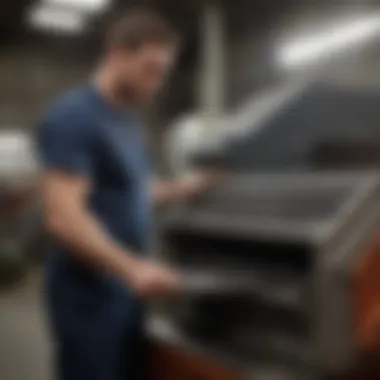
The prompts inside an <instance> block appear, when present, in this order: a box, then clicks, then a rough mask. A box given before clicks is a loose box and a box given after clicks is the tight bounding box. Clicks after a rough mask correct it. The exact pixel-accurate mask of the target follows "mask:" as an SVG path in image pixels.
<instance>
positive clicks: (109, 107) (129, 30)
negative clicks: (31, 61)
mask: <svg viewBox="0 0 380 380" xmlns="http://www.w3.org/2000/svg"><path fill="white" fill-rule="evenodd" d="M175 48H176V37H175V35H174V34H173V33H172V31H171V29H170V28H169V27H168V26H167V25H166V24H165V22H164V21H162V20H161V19H160V18H159V17H157V16H156V15H153V14H150V13H146V12H135V13H133V14H132V13H131V14H129V15H126V16H124V17H122V18H121V19H120V20H119V21H118V22H117V23H116V24H115V25H113V27H112V28H111V30H110V33H109V34H108V36H107V39H106V43H105V52H104V56H103V60H102V61H101V63H100V66H99V70H98V73H97V76H96V78H95V79H94V81H93V83H91V84H87V85H84V86H82V87H80V88H77V89H74V90H73V91H71V92H70V93H68V94H66V95H64V96H63V97H62V98H61V99H59V100H58V101H57V102H56V103H55V104H54V105H53V107H52V108H51V109H50V110H49V111H48V113H47V115H46V117H45V120H44V122H43V125H42V128H41V134H40V136H39V150H40V155H41V160H42V163H43V186H42V187H43V201H44V215H45V221H46V227H47V229H48V231H49V232H50V234H51V235H52V236H53V237H54V242H55V243H54V247H53V252H52V254H50V255H49V264H48V269H47V300H48V311H49V314H50V320H51V323H52V327H53V332H54V334H55V337H56V343H57V359H58V362H57V365H58V375H59V378H60V379H61V380H121V379H142V378H143V374H142V372H141V370H142V369H144V366H145V368H146V366H148V365H149V364H148V363H143V362H141V353H142V351H141V327H142V326H141V322H142V308H141V304H140V301H141V300H143V299H146V298H150V297H162V296H166V295H170V294H172V293H173V292H176V291H178V290H179V289H180V286H181V279H180V278H179V276H178V275H177V274H176V273H175V272H173V271H172V270H170V269H167V268H162V267H160V266H158V265H156V264H155V263H153V262H151V261H149V260H148V259H146V258H144V256H143V252H144V250H145V248H146V240H147V235H148V230H149V203H150V201H149V199H148V198H149V191H148V182H149V181H148V176H149V168H148V162H147V159H146V156H145V152H144V150H145V148H144V141H143V140H144V139H143V138H142V132H141V128H140V125H139V123H138V120H137V118H136V115H135V114H134V109H135V108H136V106H138V105H139V104H140V103H141V102H142V101H147V100H150V99H151V97H152V96H153V95H154V94H155V93H156V91H157V90H158V89H159V88H160V87H161V85H162V82H163V80H164V78H165V76H166V74H167V71H168V69H169V68H170V65H171V63H172V61H173V57H174V53H175ZM204 183H205V182H204V180H203V178H202V176H198V177H197V178H193V179H192V180H189V181H186V182H182V183H178V184H176V183H173V184H167V183H161V184H158V185H157V184H156V186H155V187H154V191H153V195H154V198H155V200H156V201H159V202H167V201H169V200H171V199H180V198H182V197H184V196H188V195H191V194H194V193H195V192H197V191H198V190H199V189H201V188H202V187H203V185H204Z"/></svg>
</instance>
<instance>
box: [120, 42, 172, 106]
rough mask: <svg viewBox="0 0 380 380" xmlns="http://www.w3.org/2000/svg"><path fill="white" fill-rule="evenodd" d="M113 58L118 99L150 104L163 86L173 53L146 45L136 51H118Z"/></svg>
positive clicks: (166, 49) (156, 46)
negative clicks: (148, 102) (122, 98)
mask: <svg viewBox="0 0 380 380" xmlns="http://www.w3.org/2000/svg"><path fill="white" fill-rule="evenodd" d="M113 58H114V62H115V66H114V67H115V70H116V71H117V75H116V76H117V78H118V83H117V86H118V91H119V95H120V96H122V97H125V99H126V100H130V98H132V99H133V100H135V101H139V102H143V101H149V100H150V99H151V98H152V97H153V96H154V95H156V93H157V91H158V90H160V88H161V87H162V85H163V84H164V82H165V79H166V76H167V73H168V71H169V70H170V68H171V66H172V62H173V58H174V49H173V48H171V47H170V46H168V45H164V44H147V45H145V46H143V47H141V48H140V49H138V50H136V51H122V50H116V51H114V53H113ZM128 98H129V99H128Z"/></svg>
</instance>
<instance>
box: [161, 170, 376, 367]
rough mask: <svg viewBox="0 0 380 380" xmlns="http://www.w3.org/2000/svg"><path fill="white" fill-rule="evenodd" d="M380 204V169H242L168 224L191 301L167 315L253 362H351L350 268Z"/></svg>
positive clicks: (204, 340) (169, 244)
mask: <svg viewBox="0 0 380 380" xmlns="http://www.w3.org/2000/svg"><path fill="white" fill-rule="evenodd" d="M379 204H380V176H379V174H377V173H376V172H372V173H370V172H369V173H345V174H343V173H328V174H324V173H314V174H293V175H281V176H276V175H251V176H237V177H235V178H232V179H230V181H228V182H227V183H225V184H222V185H221V186H220V187H219V188H218V189H216V190H214V191H211V192H210V193H209V194H208V195H206V196H205V197H204V198H200V199H197V200H194V201H192V202H189V203H186V204H183V205H180V207H178V208H177V209H176V210H173V211H172V213H171V215H170V216H169V218H168V220H167V223H166V224H164V226H165V227H166V230H165V241H166V248H167V254H168V255H167V258H168V260H170V262H171V263H173V264H175V265H176V266H177V267H179V268H180V269H182V270H183V273H185V293H184V296H183V304H184V305H186V308H184V310H185V312H184V313H183V314H181V313H177V314H176V313H175V312H173V313H171V312H170V310H173V309H170V307H169V309H168V311H169V313H168V316H169V317H168V318H169V319H170V318H171V320H172V322H173V323H175V324H176V325H177V327H178V328H180V329H183V330H184V331H185V332H187V333H188V334H189V335H190V336H193V337H194V338H196V339H200V341H201V344H203V345H204V346H205V347H208V346H209V345H211V344H212V343H213V344H219V345H221V346H223V345H224V346H225V347H230V349H231V350H232V351H233V352H234V354H235V355H236V354H237V355H238V356H240V357H244V358H245V359H246V360H248V362H249V361H254V359H255V358H256V359H257V358H260V359H261V360H264V361H265V360H266V361H269V362H271V363H272V364H273V366H276V364H280V363H281V364H283V365H285V366H287V367H289V368H298V369H301V367H303V368H314V369H315V370H317V371H318V372H319V373H324V374H335V373H339V372H341V371H345V370H349V369H350V368H352V366H354V365H355V360H356V354H357V352H356V347H355V342H354V340H353V330H352V324H353V318H354V315H353V312H354V311H353V310H352V306H351V304H350V297H351V288H350V286H349V284H350V279H351V268H352V266H353V263H354V262H355V260H356V258H357V257H358V255H360V251H361V249H362V247H363V245H364V244H365V242H366V239H368V237H370V236H371V234H372V233H373V232H374V231H375V229H376V228H378V224H379V221H380V206H379ZM244 205H246V207H243V206H244ZM304 209H306V210H304ZM257 211H258V212H257ZM305 216H307V217H305ZM307 231H308V232H309V233H307ZM170 316H171V317H170ZM314 372H315V371H314Z"/></svg>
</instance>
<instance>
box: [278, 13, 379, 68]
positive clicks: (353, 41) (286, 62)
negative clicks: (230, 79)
mask: <svg viewBox="0 0 380 380" xmlns="http://www.w3.org/2000/svg"><path fill="white" fill-rule="evenodd" d="M379 33H380V16H377V17H371V18H367V19H363V20H356V21H353V22H351V23H347V24H345V25H341V26H337V27H335V28H332V29H330V30H328V31H326V32H324V33H321V34H319V35H312V36H309V37H304V38H300V39H299V40H298V41H295V42H292V43H290V44H287V45H285V47H283V48H282V49H281V50H280V52H279V56H278V60H279V63H280V65H281V66H283V67H287V68H291V67H294V66H298V65H305V64H308V63H311V62H314V61H317V60H318V59H321V58H324V57H326V56H330V55H331V54H334V53H337V52H339V51H342V50H344V49H349V48H351V47H353V46H355V45H358V44H360V43H363V42H367V41H368V40H369V39H371V38H373V37H375V36H377V35H378V34H379Z"/></svg>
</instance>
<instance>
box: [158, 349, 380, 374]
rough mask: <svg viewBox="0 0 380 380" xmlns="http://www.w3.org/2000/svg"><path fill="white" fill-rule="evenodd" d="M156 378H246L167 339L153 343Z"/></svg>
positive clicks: (368, 372)
mask: <svg viewBox="0 0 380 380" xmlns="http://www.w3.org/2000/svg"><path fill="white" fill-rule="evenodd" d="M151 369H152V373H151V379H152V380H244V378H245V377H244V375H242V374H239V373H238V372H237V371H234V370H232V369H231V368H228V367H225V366H223V364H221V363H217V362H215V361H212V360H211V359H209V358H204V357H202V356H197V355H193V354H190V353H187V352H186V351H185V350H182V349H180V348H177V347H174V346H172V345H170V344H167V343H163V342H154V343H153V344H152V365H151ZM328 380H380V369H378V368H376V369H369V368H368V369H364V370H358V371H357V372H354V373H351V374H347V375H346V376H339V377H338V378H336V377H335V378H330V379H328Z"/></svg>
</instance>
